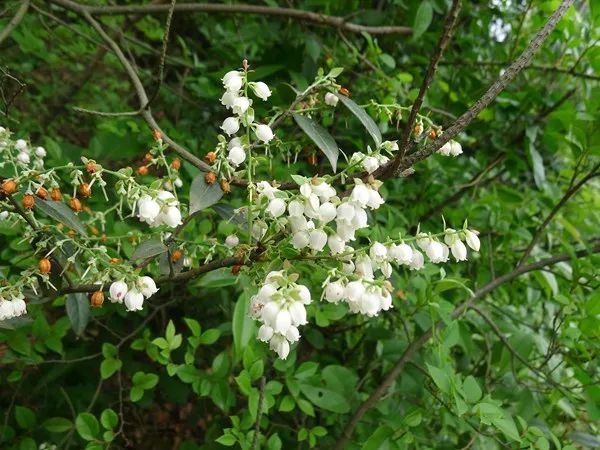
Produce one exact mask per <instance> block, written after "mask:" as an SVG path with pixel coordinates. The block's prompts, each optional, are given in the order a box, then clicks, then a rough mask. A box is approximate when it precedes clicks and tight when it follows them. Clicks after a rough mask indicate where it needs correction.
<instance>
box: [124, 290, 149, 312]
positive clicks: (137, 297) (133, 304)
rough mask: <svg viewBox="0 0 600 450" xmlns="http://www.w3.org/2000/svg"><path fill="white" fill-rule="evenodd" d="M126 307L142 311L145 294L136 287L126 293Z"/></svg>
mask: <svg viewBox="0 0 600 450" xmlns="http://www.w3.org/2000/svg"><path fill="white" fill-rule="evenodd" d="M124 301H125V308H126V309H127V311H141V309H142V306H143V305H144V294H142V293H141V292H139V291H138V290H136V289H130V290H129V292H127V294H125V300H124Z"/></svg>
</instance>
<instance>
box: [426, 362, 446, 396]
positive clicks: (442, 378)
mask: <svg viewBox="0 0 600 450" xmlns="http://www.w3.org/2000/svg"><path fill="white" fill-rule="evenodd" d="M427 370H429V374H430V375H431V378H432V379H433V382H434V383H435V384H436V386H437V387H438V388H439V390H440V391H442V392H443V393H445V394H448V393H449V392H450V381H449V380H448V373H446V372H445V371H444V370H442V369H440V368H438V367H434V366H431V365H429V364H427Z"/></svg>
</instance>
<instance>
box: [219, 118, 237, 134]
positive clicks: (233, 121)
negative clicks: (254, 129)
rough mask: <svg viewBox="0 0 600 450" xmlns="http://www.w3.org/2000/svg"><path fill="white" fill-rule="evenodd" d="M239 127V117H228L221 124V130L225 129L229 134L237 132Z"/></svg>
mask: <svg viewBox="0 0 600 450" xmlns="http://www.w3.org/2000/svg"><path fill="white" fill-rule="evenodd" d="M239 129H240V121H239V119H238V118H237V117H228V118H227V119H225V120H224V121H223V124H222V125H221V130H223V131H224V132H225V133H226V134H227V135H228V136H231V135H232V134H235V133H237V132H238V131H239Z"/></svg>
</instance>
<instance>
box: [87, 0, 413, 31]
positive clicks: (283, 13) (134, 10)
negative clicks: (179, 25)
mask: <svg viewBox="0 0 600 450" xmlns="http://www.w3.org/2000/svg"><path fill="white" fill-rule="evenodd" d="M83 8H85V9H86V10H87V11H88V12H89V13H90V14H93V15H97V16H102V15H122V14H140V13H145V14H163V13H166V12H168V11H169V8H170V5H160V4H158V5H119V6H83ZM175 11H177V12H204V13H222V14H256V15H260V16H274V17H284V18H290V19H295V20H298V21H300V22H308V23H313V24H317V25H325V26H330V27H334V28H337V29H340V30H344V31H351V32H353V33H363V32H366V33H370V34H412V28H410V27H404V26H381V27H375V26H367V25H359V24H356V23H352V22H346V20H345V19H344V18H343V17H337V16H328V15H325V14H319V13H315V12H312V11H303V10H300V9H292V8H278V7H269V6H259V5H244V4H236V5H224V4H211V3H180V4H179V5H177V6H176V7H175Z"/></svg>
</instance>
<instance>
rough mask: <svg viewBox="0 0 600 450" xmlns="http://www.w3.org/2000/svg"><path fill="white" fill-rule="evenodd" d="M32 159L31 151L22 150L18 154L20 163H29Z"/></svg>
mask: <svg viewBox="0 0 600 450" xmlns="http://www.w3.org/2000/svg"><path fill="white" fill-rule="evenodd" d="M30 160H31V158H30V157H29V153H26V152H20V153H19V154H18V155H17V161H19V162H20V163H23V164H29V161H30Z"/></svg>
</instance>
